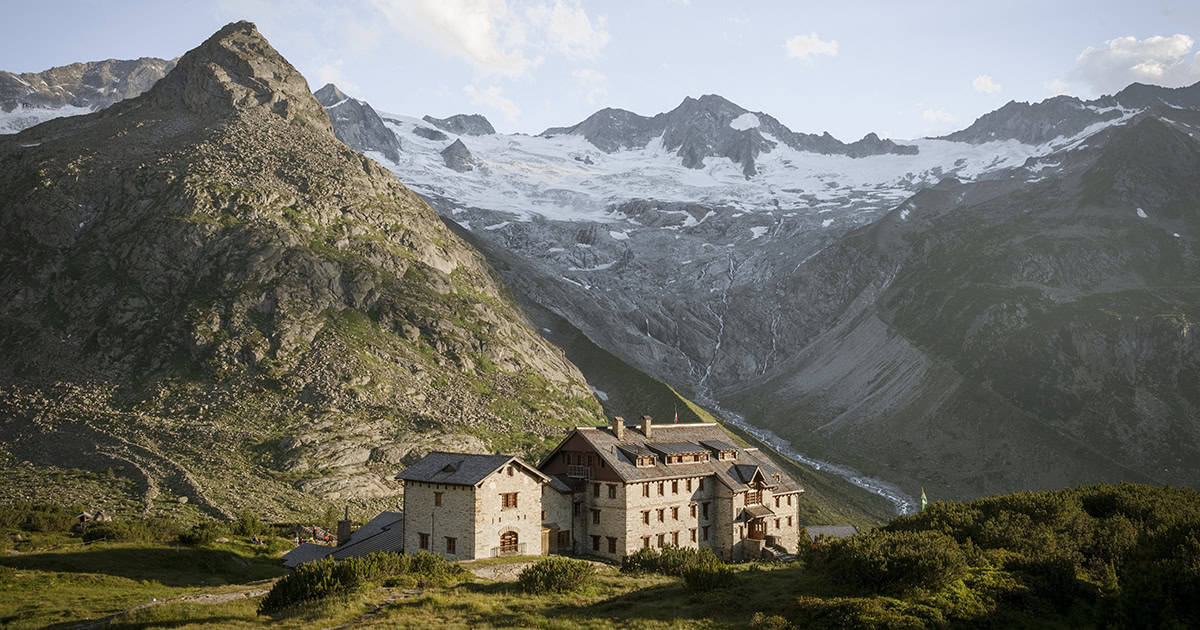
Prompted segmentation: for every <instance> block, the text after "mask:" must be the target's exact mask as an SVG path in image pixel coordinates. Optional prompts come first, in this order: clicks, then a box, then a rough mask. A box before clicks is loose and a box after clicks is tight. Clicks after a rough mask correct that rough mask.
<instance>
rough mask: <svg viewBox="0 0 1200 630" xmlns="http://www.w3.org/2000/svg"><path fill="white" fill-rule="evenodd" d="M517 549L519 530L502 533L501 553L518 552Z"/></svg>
mask: <svg viewBox="0 0 1200 630" xmlns="http://www.w3.org/2000/svg"><path fill="white" fill-rule="evenodd" d="M517 549H518V545H517V532H504V533H503V534H500V553H516V552H517Z"/></svg>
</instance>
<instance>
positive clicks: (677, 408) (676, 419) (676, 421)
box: [671, 405, 679, 424]
mask: <svg viewBox="0 0 1200 630" xmlns="http://www.w3.org/2000/svg"><path fill="white" fill-rule="evenodd" d="M671 424H679V405H675V422H673V423H671Z"/></svg>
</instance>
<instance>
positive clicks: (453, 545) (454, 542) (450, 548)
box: [446, 536, 458, 553]
mask: <svg viewBox="0 0 1200 630" xmlns="http://www.w3.org/2000/svg"><path fill="white" fill-rule="evenodd" d="M457 548H458V539H457V538H452V537H450V536H447V537H446V553H458V551H456V549H457Z"/></svg>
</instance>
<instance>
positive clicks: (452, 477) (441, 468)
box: [396, 451, 550, 486]
mask: <svg viewBox="0 0 1200 630" xmlns="http://www.w3.org/2000/svg"><path fill="white" fill-rule="evenodd" d="M509 462H516V463H517V464H519V465H520V466H522V467H523V468H525V469H526V470H528V471H530V472H532V473H533V474H535V475H537V476H539V477H541V478H542V479H543V480H544V481H547V482H549V481H550V478H549V477H547V476H546V475H544V474H542V472H541V471H540V470H538V469H536V468H534V467H533V466H530V465H529V464H526V463H525V462H523V461H521V460H519V459H517V458H516V457H513V456H511V455H476V454H473V453H446V452H443V451H434V452H432V453H430V454H428V455H426V456H425V457H422V458H421V459H419V460H417V461H416V462H413V464H412V465H411V466H409V467H408V468H405V469H404V471H403V472H401V473H400V474H398V475H396V479H399V480H402V481H424V482H426V483H445V484H452V485H457V486H473V485H475V484H477V483H479V482H480V481H483V479H484V478H485V477H487V476H488V475H490V474H492V473H494V472H496V471H497V470H499V469H500V468H501V467H502V466H504V465H506V464H508V463H509Z"/></svg>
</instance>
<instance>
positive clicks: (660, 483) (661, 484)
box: [658, 481, 663, 497]
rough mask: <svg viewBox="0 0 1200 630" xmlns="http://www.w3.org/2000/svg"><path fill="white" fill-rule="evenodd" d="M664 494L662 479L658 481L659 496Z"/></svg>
mask: <svg viewBox="0 0 1200 630" xmlns="http://www.w3.org/2000/svg"><path fill="white" fill-rule="evenodd" d="M662 495H663V482H661V481H660V482H658V496H660V497H661V496H662Z"/></svg>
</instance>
